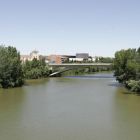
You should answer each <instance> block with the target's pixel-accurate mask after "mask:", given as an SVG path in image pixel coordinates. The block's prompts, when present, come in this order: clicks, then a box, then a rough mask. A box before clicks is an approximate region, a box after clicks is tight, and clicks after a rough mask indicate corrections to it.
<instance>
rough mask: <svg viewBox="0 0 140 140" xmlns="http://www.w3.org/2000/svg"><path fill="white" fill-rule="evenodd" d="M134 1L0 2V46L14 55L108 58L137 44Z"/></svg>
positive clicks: (139, 1)
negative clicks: (32, 54) (86, 54)
mask: <svg viewBox="0 0 140 140" xmlns="http://www.w3.org/2000/svg"><path fill="white" fill-rule="evenodd" d="M139 7H140V0H0V45H5V46H9V45H10V46H13V47H16V48H17V50H18V51H20V54H26V55H28V54H30V53H31V51H33V50H35V49H36V50H38V51H39V54H40V55H51V54H57V55H75V54H76V53H89V55H90V56H95V55H96V56H103V57H114V54H115V52H116V51H119V50H121V49H129V48H138V47H139V46H140V8H139Z"/></svg>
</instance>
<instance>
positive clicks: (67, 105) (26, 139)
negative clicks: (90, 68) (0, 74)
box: [0, 72, 140, 140]
mask: <svg viewBox="0 0 140 140" xmlns="http://www.w3.org/2000/svg"><path fill="white" fill-rule="evenodd" d="M112 75H113V73H110V72H103V73H96V74H87V75H83V76H66V77H57V78H46V79H38V80H28V81H27V83H26V85H25V86H23V87H20V88H13V89H2V90H0V140H140V96H138V95H137V94H130V93H131V92H130V91H129V90H127V89H126V88H125V87H124V85H123V84H120V83H118V82H116V81H115V78H114V77H113V76H112Z"/></svg>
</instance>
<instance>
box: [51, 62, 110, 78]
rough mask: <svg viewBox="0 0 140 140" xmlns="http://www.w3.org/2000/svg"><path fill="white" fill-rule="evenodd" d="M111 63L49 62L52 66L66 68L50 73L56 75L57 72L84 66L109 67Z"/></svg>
mask: <svg viewBox="0 0 140 140" xmlns="http://www.w3.org/2000/svg"><path fill="white" fill-rule="evenodd" d="M110 65H111V63H63V64H49V66H50V67H64V69H61V70H60V71H58V72H54V73H52V74H50V76H54V75H56V74H59V73H62V72H65V71H68V70H72V69H77V68H83V67H106V68H109V67H110Z"/></svg>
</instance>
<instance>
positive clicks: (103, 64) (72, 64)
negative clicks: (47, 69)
mask: <svg viewBox="0 0 140 140" xmlns="http://www.w3.org/2000/svg"><path fill="white" fill-rule="evenodd" d="M110 65H111V63H63V64H49V66H51V67H71V66H85V67H86V66H102V67H103V66H110Z"/></svg>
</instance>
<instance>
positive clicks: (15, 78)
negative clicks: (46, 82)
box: [0, 45, 49, 88]
mask: <svg viewBox="0 0 140 140" xmlns="http://www.w3.org/2000/svg"><path fill="white" fill-rule="evenodd" d="M48 75H49V66H48V65H47V64H46V63H45V58H43V59H42V60H37V59H36V58H34V59H33V60H32V61H28V60H26V61H25V62H24V63H23V64H22V63H21V60H20V52H19V51H17V49H16V48H15V47H12V46H8V47H5V46H3V45H1V46H0V88H9V87H10V88H12V87H19V86H22V85H23V84H24V82H25V79H37V78H41V77H44V78H45V77H47V76H48Z"/></svg>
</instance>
